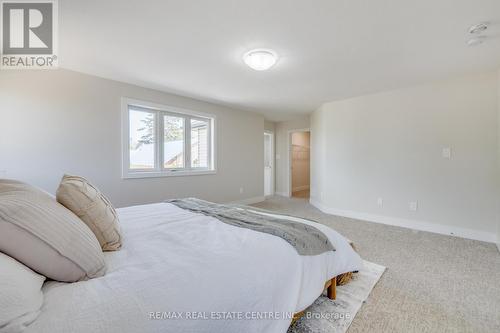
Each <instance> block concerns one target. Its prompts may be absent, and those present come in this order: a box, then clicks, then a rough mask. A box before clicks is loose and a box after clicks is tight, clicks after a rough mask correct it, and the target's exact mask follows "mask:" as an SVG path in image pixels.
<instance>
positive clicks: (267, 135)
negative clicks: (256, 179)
mask: <svg viewBox="0 0 500 333" xmlns="http://www.w3.org/2000/svg"><path fill="white" fill-rule="evenodd" d="M273 194H274V133H272V132H264V195H265V196H266V197H267V196H271V195H273Z"/></svg>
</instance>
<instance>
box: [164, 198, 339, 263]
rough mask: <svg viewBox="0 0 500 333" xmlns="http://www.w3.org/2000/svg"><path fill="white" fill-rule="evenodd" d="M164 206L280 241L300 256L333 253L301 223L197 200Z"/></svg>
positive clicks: (321, 236) (322, 236) (323, 238)
mask: <svg viewBox="0 0 500 333" xmlns="http://www.w3.org/2000/svg"><path fill="white" fill-rule="evenodd" d="M166 202H168V203H171V204H173V205H176V206H177V207H179V208H182V209H186V210H189V211H191V212H195V213H200V214H204V215H206V216H211V217H214V218H216V219H218V220H219V221H221V222H224V223H227V224H230V225H232V226H236V227H240V228H247V229H251V230H255V231H259V232H265V233H267V234H270V235H273V236H277V237H280V238H282V239H284V240H285V241H286V242H288V244H290V245H291V246H293V247H294V248H295V250H296V251H297V253H298V254H300V255H303V256H313V255H318V254H322V253H324V252H328V251H335V248H334V247H333V245H332V244H331V243H330V241H329V240H328V238H327V237H326V236H325V234H323V233H322V232H321V231H319V230H318V229H317V228H315V227H313V226H310V225H307V224H304V223H300V222H295V221H290V220H285V219H279V218H274V217H270V216H264V215H261V214H258V213H254V212H251V211H248V210H247V209H244V208H241V206H239V207H237V206H230V205H220V204H216V203H212V202H208V201H204V200H200V199H196V198H187V199H173V200H167V201H166Z"/></svg>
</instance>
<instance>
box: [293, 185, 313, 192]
mask: <svg viewBox="0 0 500 333" xmlns="http://www.w3.org/2000/svg"><path fill="white" fill-rule="evenodd" d="M308 189H309V185H304V186H297V187H294V188H292V192H298V191H304V190H308Z"/></svg>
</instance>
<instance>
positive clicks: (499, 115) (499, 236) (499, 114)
mask: <svg viewBox="0 0 500 333" xmlns="http://www.w3.org/2000/svg"><path fill="white" fill-rule="evenodd" d="M497 82H498V84H497V88H498V91H497V96H498V99H497V110H498V111H497V121H498V126H497V128H498V131H497V140H498V147H497V149H498V156H497V164H498V186H499V188H500V70H498V79H497ZM499 192H500V190H499ZM497 209H498V210H497V214H498V216H497V247H498V251H500V193H499V198H498V207H497Z"/></svg>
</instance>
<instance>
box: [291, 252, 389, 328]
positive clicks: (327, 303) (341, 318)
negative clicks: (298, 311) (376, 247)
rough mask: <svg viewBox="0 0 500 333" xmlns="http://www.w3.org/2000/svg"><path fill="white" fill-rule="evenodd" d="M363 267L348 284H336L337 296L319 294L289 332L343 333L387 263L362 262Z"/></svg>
mask: <svg viewBox="0 0 500 333" xmlns="http://www.w3.org/2000/svg"><path fill="white" fill-rule="evenodd" d="M363 265H364V268H363V269H362V270H360V271H359V273H357V274H354V276H353V279H352V281H351V282H349V283H348V284H346V285H343V286H338V287H337V299H336V300H334V301H333V300H330V299H329V298H328V297H326V294H324V295H322V296H320V297H319V298H318V299H317V300H316V301H315V302H314V303H313V304H312V305H311V306H310V307H309V308H308V309H307V310H306V312H305V313H304V315H303V316H302V318H300V319H299V320H298V321H297V322H296V323H295V324H294V325H292V326H290V328H289V329H288V333H343V332H346V331H347V329H348V328H349V325H351V323H352V321H353V319H354V316H356V313H358V311H359V309H360V308H361V306H362V305H363V302H364V301H365V300H366V299H367V298H368V295H370V292H371V291H372V289H373V287H375V284H377V282H378V280H379V279H380V277H381V276H382V274H383V273H384V271H385V267H384V266H380V265H377V264H374V263H372V262H369V261H363Z"/></svg>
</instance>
